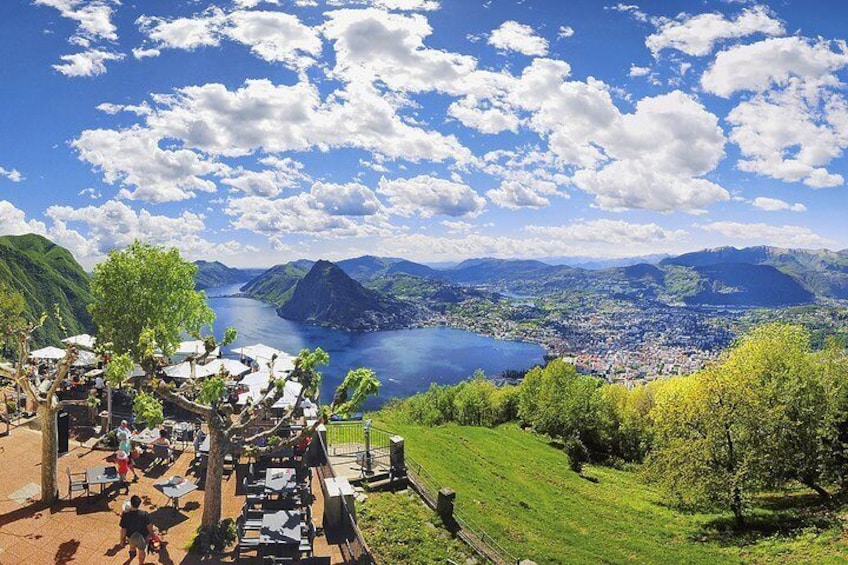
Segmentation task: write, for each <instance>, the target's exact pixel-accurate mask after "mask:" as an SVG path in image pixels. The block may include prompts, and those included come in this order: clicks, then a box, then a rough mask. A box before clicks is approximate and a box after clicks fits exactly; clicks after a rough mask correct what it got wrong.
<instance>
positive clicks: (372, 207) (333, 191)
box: [311, 182, 383, 216]
mask: <svg viewBox="0 0 848 565" xmlns="http://www.w3.org/2000/svg"><path fill="white" fill-rule="evenodd" d="M311 194H312V196H313V197H314V198H315V201H316V202H317V203H318V204H319V205H320V207H321V208H322V209H323V210H325V211H326V212H327V213H328V214H330V215H332V216H373V215H374V214H377V213H378V212H381V211H382V210H383V205H382V204H381V203H380V201H379V200H378V199H377V195H376V194H374V191H373V190H371V189H370V188H368V187H366V186H363V185H361V184H359V183H354V182H352V183H347V184H334V183H326V182H316V183H315V184H313V185H312V190H311Z"/></svg>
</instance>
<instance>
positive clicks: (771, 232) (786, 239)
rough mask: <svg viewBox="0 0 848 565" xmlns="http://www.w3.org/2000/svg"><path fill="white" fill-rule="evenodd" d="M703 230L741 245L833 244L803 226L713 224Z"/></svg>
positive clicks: (810, 245)
mask: <svg viewBox="0 0 848 565" xmlns="http://www.w3.org/2000/svg"><path fill="white" fill-rule="evenodd" d="M700 228H701V229H702V230H705V231H708V232H714V233H718V234H720V235H722V236H723V237H724V238H725V239H726V240H729V242H730V243H735V244H740V245H774V246H776V247H826V246H828V245H830V244H832V243H833V242H832V241H831V240H829V239H827V238H824V237H822V236H820V235H818V234H817V233H815V232H813V231H812V230H811V229H809V228H807V227H803V226H789V225H785V226H773V225H770V224H762V223H751V224H747V223H739V222H711V223H708V224H704V225H702V226H700Z"/></svg>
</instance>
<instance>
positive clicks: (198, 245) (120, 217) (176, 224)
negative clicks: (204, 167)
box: [45, 200, 256, 263]
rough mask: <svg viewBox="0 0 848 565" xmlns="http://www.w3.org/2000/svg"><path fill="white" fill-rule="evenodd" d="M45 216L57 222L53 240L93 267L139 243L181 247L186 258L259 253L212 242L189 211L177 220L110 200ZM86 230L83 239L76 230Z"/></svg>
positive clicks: (58, 208) (234, 244) (231, 243)
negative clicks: (132, 244) (108, 256)
mask: <svg viewBox="0 0 848 565" xmlns="http://www.w3.org/2000/svg"><path fill="white" fill-rule="evenodd" d="M45 215H46V216H47V217H48V218H50V219H51V220H52V221H53V225H52V227H51V228H50V236H51V237H53V238H55V239H56V241H57V242H58V243H60V244H61V245H64V246H66V247H68V248H69V249H70V250H71V251H72V252H73V253H74V255H75V256H76V257H77V258H78V259H80V260H85V259H88V260H87V261H84V262H85V263H91V262H92V261H96V260H98V259H100V258H102V257H103V256H104V255H105V254H106V253H107V252H108V251H110V250H111V249H115V248H123V247H126V246H127V245H129V244H131V243H132V242H133V241H134V240H136V239H139V240H142V241H145V242H148V243H151V244H153V245H163V246H166V247H177V248H178V249H179V250H180V251H181V252H182V253H183V254H184V255H185V256H186V257H189V258H192V259H196V258H209V257H226V256H231V255H236V254H240V253H245V252H247V251H256V249H255V248H253V247H251V246H245V245H242V244H240V243H237V242H235V241H224V242H214V243H213V242H211V241H209V240H208V239H207V238H206V235H207V234H208V231H209V230H208V228H207V227H206V224H205V222H204V220H203V218H202V217H201V216H199V215H197V214H194V213H191V212H188V211H185V212H183V213H182V214H180V215H179V216H177V217H169V216H160V215H154V214H151V213H150V212H148V211H147V210H141V211H139V212H136V211H135V210H133V209H132V208H130V207H129V206H128V205H126V204H124V203H123V202H118V201H115V200H110V201H108V202H104V203H103V204H102V205H101V206H86V207H84V208H71V207H69V206H51V207H49V208H48V209H47V211H46V212H45ZM69 225H75V226H79V227H82V228H83V230H84V233H85V235H84V236H83V235H82V234H81V233H80V232H79V231H77V230H76V229H73V228H70V227H68V226H69Z"/></svg>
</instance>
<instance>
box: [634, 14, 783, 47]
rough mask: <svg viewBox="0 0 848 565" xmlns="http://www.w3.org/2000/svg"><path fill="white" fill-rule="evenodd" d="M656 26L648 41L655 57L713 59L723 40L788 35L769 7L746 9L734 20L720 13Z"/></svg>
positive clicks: (662, 20)
mask: <svg viewBox="0 0 848 565" xmlns="http://www.w3.org/2000/svg"><path fill="white" fill-rule="evenodd" d="M656 25H657V31H656V32H655V33H653V34H651V35H649V36H648V38H647V39H646V40H645V45H646V46H647V47H648V49H650V50H651V53H653V54H654V57H657V56H659V54H660V51H662V50H664V49H676V50H678V51H682V52H683V53H686V54H687V55H694V56H704V55H709V54H710V53H711V52H712V50H713V47H714V46H715V44H716V43H717V42H719V41H721V40H723V39H738V38H741V37H747V36H749V35H753V34H765V35H783V34H784V33H785V30H784V29H783V24H782V22H781V21H780V20H778V19H776V18H775V17H773V16H772V14H771V12H770V11H769V9H768V8H766V7H765V6H752V7H750V8H746V9H745V10H743V11H742V13H740V14H739V15H737V16H736V17H735V18H733V19H729V18H727V17H726V16H724V15H723V14H720V13H717V12H714V13H707V14H698V15H695V16H690V15H689V14H681V15H679V16H677V17H676V18H674V19H669V18H659V19H658V20H657V21H656Z"/></svg>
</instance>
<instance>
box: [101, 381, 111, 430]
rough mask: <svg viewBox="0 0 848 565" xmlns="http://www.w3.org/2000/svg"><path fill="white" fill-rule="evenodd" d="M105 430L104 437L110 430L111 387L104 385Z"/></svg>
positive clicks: (107, 384)
mask: <svg viewBox="0 0 848 565" xmlns="http://www.w3.org/2000/svg"><path fill="white" fill-rule="evenodd" d="M106 414H107V416H106V429H105V430H103V435H106V434H107V433H108V432H109V430H111V429H112V387H111V386H109V383H106Z"/></svg>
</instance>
